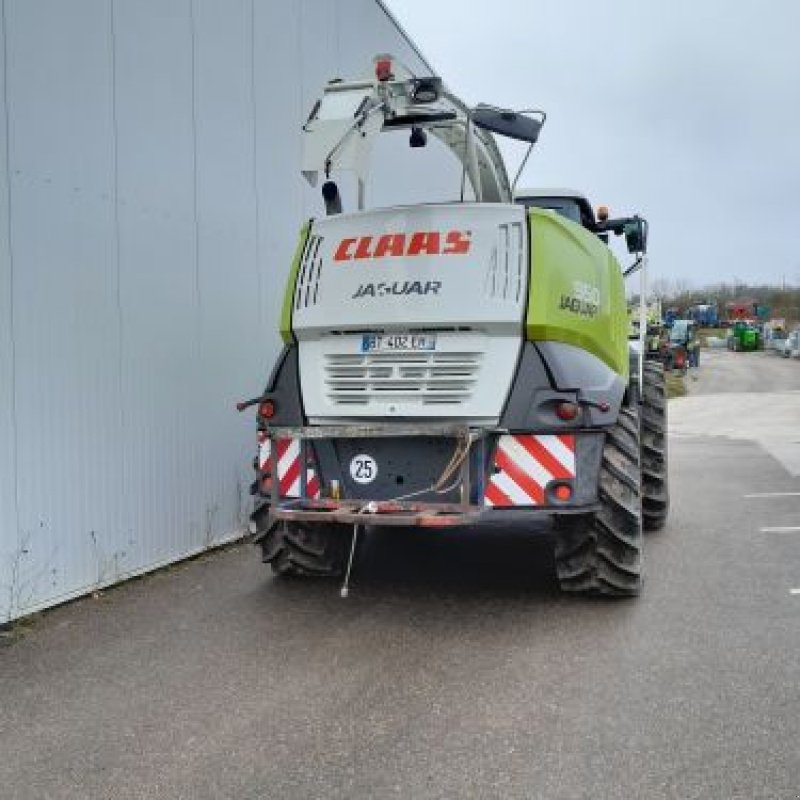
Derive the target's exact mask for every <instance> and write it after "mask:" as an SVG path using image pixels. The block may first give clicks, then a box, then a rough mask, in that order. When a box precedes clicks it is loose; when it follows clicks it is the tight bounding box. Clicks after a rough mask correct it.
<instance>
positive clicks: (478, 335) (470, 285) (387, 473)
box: [240, 56, 668, 595]
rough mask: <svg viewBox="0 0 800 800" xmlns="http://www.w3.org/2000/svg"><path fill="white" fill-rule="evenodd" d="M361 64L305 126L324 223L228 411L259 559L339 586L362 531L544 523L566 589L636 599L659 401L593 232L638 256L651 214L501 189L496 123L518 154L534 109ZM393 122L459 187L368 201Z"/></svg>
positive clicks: (305, 237)
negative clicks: (434, 148)
mask: <svg viewBox="0 0 800 800" xmlns="http://www.w3.org/2000/svg"><path fill="white" fill-rule="evenodd" d="M374 66H375V74H374V75H371V76H369V77H367V78H365V79H363V80H358V81H352V82H343V81H336V82H331V83H329V84H328V85H327V86H326V87H325V89H324V92H323V94H322V97H321V98H320V100H319V101H318V102H317V104H316V105H315V106H314V110H313V111H312V113H311V116H310V117H309V119H308V121H307V122H306V124H305V126H304V128H303V140H304V152H303V173H304V175H305V177H306V178H307V179H308V180H309V181H310V182H311V183H312V184H315V183H316V182H317V181H320V180H321V182H322V187H321V188H322V195H323V198H324V200H325V206H326V211H327V214H326V216H325V217H323V218H321V219H313V220H310V221H309V222H307V223H306V224H305V225H304V227H303V228H302V231H301V233H300V237H299V241H298V245H297V250H296V254H295V257H294V261H293V263H292V266H291V271H290V275H289V280H288V285H287V288H286V295H285V302H284V305H283V314H282V322H281V333H282V336H283V341H284V348H283V352H282V353H281V355H280V357H279V359H278V361H277V364H276V365H275V367H274V369H273V371H272V375H271V376H270V378H269V380H268V382H267V385H266V388H265V390H264V392H263V394H262V395H260V396H259V397H257V398H254V399H253V400H252V401H246V402H244V403H242V404H240V408H246V407H247V406H248V405H255V406H257V408H258V413H257V431H258V441H259V455H258V458H257V459H256V463H255V466H256V470H257V476H256V480H255V482H254V484H253V493H254V495H255V496H256V510H255V512H254V514H253V517H252V528H253V530H254V531H255V533H256V538H257V541H259V542H260V543H261V546H262V548H263V556H264V560H265V561H267V562H269V563H270V564H271V565H272V567H273V569H274V571H275V572H276V573H278V574H280V575H300V576H304V575H309V576H311V575H342V574H346V576H347V577H346V580H347V579H349V571H350V567H351V566H352V559H353V554H354V552H355V549H356V542H357V540H358V536H359V534H360V532H361V531H362V530H364V528H365V527H366V526H387V525H394V526H406V527H408V526H417V527H426V528H431V529H435V530H434V531H433V532H432V535H442V532H443V530H444V529H449V528H453V527H456V526H464V525H473V524H476V523H479V522H481V521H482V520H485V519H488V518H495V519H496V518H506V519H508V521H509V523H512V522H513V523H516V524H522V525H524V524H525V522H526V521H530V522H531V523H532V521H534V520H535V519H536V518H540V517H548V518H552V520H553V521H554V526H553V527H554V530H555V541H556V567H557V573H558V578H559V581H560V584H561V586H562V588H563V589H565V590H569V591H576V592H583V593H592V594H614V595H635V594H637V593H638V592H639V591H640V587H641V582H642V530H643V528H644V527H648V526H649V527H659V526H660V525H662V524H663V522H664V520H665V517H666V514H667V506H668V489H667V465H666V438H665V436H666V433H665V424H666V404H665V392H664V383H663V374H662V371H661V367H660V365H658V364H655V363H651V362H645V361H644V359H642V357H641V349H640V348H636V347H634V348H630V347H629V341H628V317H627V307H626V300H625V289H624V285H623V283H624V278H623V270H622V268H621V267H620V264H619V262H618V261H617V259H616V258H615V257H614V255H613V254H612V252H611V250H610V249H609V247H608V245H607V240H608V236H609V234H610V233H615V234H624V235H625V237H626V240H627V242H628V246H629V250H630V251H631V252H633V253H635V254H636V256H637V259H638V260H637V262H636V263H635V264H634V268H635V267H636V266H637V265H641V264H642V263H643V262H644V260H645V255H644V251H645V240H646V223H645V222H644V220H642V219H641V218H639V217H631V218H625V219H600V220H598V219H596V218H595V215H594V212H593V211H592V208H591V206H590V205H589V203H588V201H586V200H585V199H584V198H582V197H581V196H580V195H579V194H577V193H573V194H572V195H570V194H569V193H565V192H563V191H562V192H556V193H552V194H548V193H547V192H546V191H541V190H539V191H536V192H531V193H525V192H521V193H518V196H517V198H516V199H515V197H514V194H513V189H512V186H511V183H510V181H509V179H508V176H507V174H506V169H505V166H504V163H503V160H502V158H501V156H500V153H499V150H498V148H497V146H496V144H495V142H494V139H493V134H499V135H505V136H509V137H511V138H514V139H517V140H522V141H525V142H527V143H529V144H530V146H531V147H532V146H533V143H534V142H535V141H536V139H537V136H538V133H539V130H540V128H541V126H542V123H543V121H544V114H542V113H541V112H511V111H506V110H502V109H497V108H494V107H490V106H483V105H481V106H478V107H476V108H468V107H466V106H465V105H464V104H463V103H462V102H461V101H459V100H458V99H457V98H455V97H453V96H452V95H451V94H449V93H448V92H447V90H446V89H445V88H444V87H443V86H442V84H441V81H440V80H439V79H437V78H430V77H426V78H415V77H414V76H413V75H411V74H409V73H408V72H407V71H405V70H404V69H403V67H402V66H401V65H399V64H398V63H397V62H395V61H394V60H392V59H391V58H390V57H388V56H381V57H378V58H377V59H376V60H375V65H374ZM398 129H407V130H408V131H409V134H410V144H411V146H412V147H418V146H424V144H425V141H426V138H427V136H428V135H432V136H435V137H437V138H438V139H439V140H441V141H442V142H444V143H445V144H446V145H447V147H448V148H449V149H450V150H451V151H452V153H453V154H454V155H455V156H456V158H458V159H459V161H460V162H461V165H462V166H463V176H464V179H463V181H462V187H461V194H462V198H463V199H461V200H459V201H456V202H451V203H431V204H420V205H412V206H398V207H392V208H379V209H367V208H365V207H364V206H365V202H364V199H365V198H364V194H365V192H364V185H365V176H366V174H367V169H368V156H369V150H370V146H371V144H372V142H373V140H374V138H375V137H376V136H378V135H380V134H381V133H382V132H384V131H395V130H398ZM528 152H530V150H529V151H528ZM342 170H351V171H352V172H354V173H355V176H356V180H357V186H358V192H357V194H358V202H357V208H355V209H353V210H352V211H349V212H348V213H344V212H343V209H342V199H341V195H340V192H339V187H338V185H337V183H336V182H335V180H334V178H335V177H336V176H337V174H338V173H339V172H340V171H342ZM555 201H558V202H555ZM576 209H577V213H576ZM629 271H631V270H629ZM531 527H532V528H537V529H538V528H541V526H538V525H536V526H534V525H533V524H531ZM487 535H491V534H487ZM345 586H346V584H345Z"/></svg>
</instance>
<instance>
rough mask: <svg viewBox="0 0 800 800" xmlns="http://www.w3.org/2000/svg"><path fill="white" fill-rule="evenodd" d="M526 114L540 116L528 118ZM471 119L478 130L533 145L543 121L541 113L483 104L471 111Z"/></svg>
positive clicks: (542, 113) (543, 116)
mask: <svg viewBox="0 0 800 800" xmlns="http://www.w3.org/2000/svg"><path fill="white" fill-rule="evenodd" d="M527 114H538V115H540V116H539V117H538V118H537V117H529V116H527ZM471 117H472V121H473V122H474V123H475V124H476V125H477V126H478V127H479V128H483V129H484V130H487V131H490V132H491V133H498V134H500V136H508V137H509V138H510V139H518V140H519V141H522V142H528V143H529V144H533V143H534V142H535V141H536V140H537V139H538V138H539V131H541V129H542V125H543V124H544V120H545V115H544V112H543V111H511V110H510V109H505V108H495V107H494V106H488V105H485V104H484V103H481V104H479V105H477V106H476V107H475V108H474V109H472V114H471Z"/></svg>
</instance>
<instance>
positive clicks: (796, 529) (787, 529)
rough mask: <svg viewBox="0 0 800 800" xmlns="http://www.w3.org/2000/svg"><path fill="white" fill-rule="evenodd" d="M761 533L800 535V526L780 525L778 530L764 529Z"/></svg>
mask: <svg viewBox="0 0 800 800" xmlns="http://www.w3.org/2000/svg"><path fill="white" fill-rule="evenodd" d="M761 533H800V525H779V526H778V527H777V528H762V529H761Z"/></svg>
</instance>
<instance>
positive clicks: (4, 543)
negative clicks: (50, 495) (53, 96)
mask: <svg viewBox="0 0 800 800" xmlns="http://www.w3.org/2000/svg"><path fill="white" fill-rule="evenodd" d="M3 12H4V9H3V7H2V6H1V5H0V621H2V618H3V614H2V609H3V608H4V607H5V608H6V609H10V608H11V607H12V606H15V605H16V602H15V599H14V591H15V580H14V573H15V569H16V566H17V564H18V555H17V553H18V551H19V543H18V541H17V532H18V530H19V528H18V526H17V512H16V483H17V475H16V441H15V439H16V433H15V426H14V346H13V327H12V323H13V320H12V304H11V296H12V287H13V265H12V257H11V242H10V240H9V213H10V207H9V202H8V201H9V185H8V181H9V174H8V158H7V155H8V151H7V148H6V145H7V140H6V124H7V121H8V117H7V115H6V98H5V85H6V84H5V40H6V32H5V14H4V13H3ZM8 613H9V612H8V610H7V611H6V616H7V615H8Z"/></svg>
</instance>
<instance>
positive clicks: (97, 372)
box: [5, 0, 119, 608]
mask: <svg viewBox="0 0 800 800" xmlns="http://www.w3.org/2000/svg"><path fill="white" fill-rule="evenodd" d="M108 12H109V7H108V5H107V4H103V3H98V2H94V1H93V0H76V2H74V3H70V4H64V3H60V2H58V0H30V1H29V2H23V3H20V2H6V3H5V19H6V48H7V52H6V65H7V75H6V86H7V103H8V115H9V125H8V135H9V157H10V167H11V169H10V173H11V203H12V216H11V226H12V227H11V239H12V242H13V244H12V247H13V263H14V287H13V298H12V302H13V305H14V310H13V325H14V331H13V335H14V341H15V351H16V359H15V379H14V383H15V393H16V438H17V463H18V470H17V486H18V497H19V508H18V514H19V519H18V532H17V536H16V540H17V542H18V543H19V546H18V548H17V551H16V554H17V556H18V558H19V563H18V567H19V569H18V574H17V581H16V583H17V585H16V588H15V605H16V606H17V607H18V608H25V607H27V605H29V604H30V603H35V602H36V601H37V600H38V599H39V598H41V597H42V596H48V597H53V598H59V597H61V596H63V595H65V594H67V593H69V592H70V590H71V589H72V587H74V586H75V585H90V584H91V583H93V582H95V581H97V580H101V579H102V574H103V570H105V569H106V564H105V559H106V558H107V557H110V550H111V544H110V543H111V542H115V540H116V535H117V530H116V525H115V522H116V520H115V518H114V511H115V510H116V508H117V503H116V497H115V494H116V491H117V490H116V481H115V476H114V466H115V461H116V457H115V453H114V450H113V448H112V447H110V444H111V443H113V442H114V439H115V435H116V433H117V431H118V429H119V391H118V390H119V372H118V371H119V340H118V306H117V286H116V276H115V273H114V269H113V263H114V249H115V248H114V240H113V234H112V231H113V225H112V222H113V205H112V202H111V197H112V193H113V150H112V147H111V143H112V135H111V134H112V126H111V96H112V94H111V86H112V83H111V69H110V60H109V52H110V51H109V46H108V31H109V13H108ZM12 541H13V537H12Z"/></svg>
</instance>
